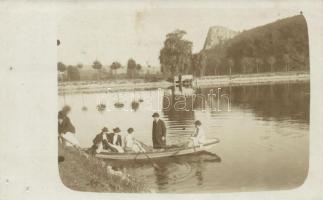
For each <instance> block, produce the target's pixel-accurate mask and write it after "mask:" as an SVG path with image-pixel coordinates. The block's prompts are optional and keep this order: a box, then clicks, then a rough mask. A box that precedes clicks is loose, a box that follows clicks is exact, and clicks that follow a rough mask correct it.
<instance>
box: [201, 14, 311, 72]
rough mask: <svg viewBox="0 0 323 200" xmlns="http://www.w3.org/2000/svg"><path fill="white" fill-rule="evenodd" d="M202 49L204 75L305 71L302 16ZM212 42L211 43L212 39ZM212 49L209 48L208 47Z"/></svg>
mask: <svg viewBox="0 0 323 200" xmlns="http://www.w3.org/2000/svg"><path fill="white" fill-rule="evenodd" d="M208 35H209V34H208ZM211 40H212V39H209V37H207V40H206V42H205V43H206V44H207V45H206V47H205V48H204V49H203V50H202V51H201V53H200V54H203V55H206V58H207V61H206V63H207V64H206V69H205V74H208V75H213V74H217V75H220V74H228V73H229V71H230V70H229V69H230V68H231V72H232V73H236V74H238V73H256V72H259V73H262V72H279V71H299V70H306V71H307V70H309V44H308V32H307V24H306V20H305V18H304V16H303V15H296V16H293V17H288V18H284V19H280V20H277V21H275V22H273V23H269V24H266V25H263V26H259V27H256V28H253V29H250V30H246V31H243V32H241V33H239V34H237V35H236V36H234V37H233V38H231V39H227V40H225V41H224V42H222V43H221V42H220V43H217V44H216V42H214V44H216V45H213V46H212V45H211V42H210V41H211ZM213 41H214V40H213ZM210 46H212V48H210Z"/></svg>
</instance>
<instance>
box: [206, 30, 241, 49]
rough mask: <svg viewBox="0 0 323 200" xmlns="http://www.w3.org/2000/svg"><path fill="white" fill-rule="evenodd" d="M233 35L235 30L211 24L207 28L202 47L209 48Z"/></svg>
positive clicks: (235, 33)
mask: <svg viewBox="0 0 323 200" xmlns="http://www.w3.org/2000/svg"><path fill="white" fill-rule="evenodd" d="M235 35H237V32H235V31H233V30H230V29H228V28H225V27H223V26H212V27H210V28H209V31H208V33H207V36H206V40H205V43H204V48H203V49H204V50H208V49H211V48H213V47H214V46H216V45H219V44H221V43H223V42H224V41H226V40H228V39H231V38H233V37H234V36H235Z"/></svg>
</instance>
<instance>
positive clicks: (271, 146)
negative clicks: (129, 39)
mask: <svg viewBox="0 0 323 200" xmlns="http://www.w3.org/2000/svg"><path fill="white" fill-rule="evenodd" d="M212 89H213V93H212V91H210V90H212ZM196 94H199V95H198V97H196V98H193V97H194V96H193V95H196ZM207 94H214V95H211V97H210V98H209V99H207V98H206V99H202V98H199V97H200V95H204V96H207ZM219 94H220V95H222V96H220V97H221V98H218V96H219ZM309 94H310V88H309V84H308V83H290V84H275V85H273V84H271V85H255V86H235V87H222V88H221V89H220V90H219V89H218V88H217V87H213V88H212V87H211V88H203V89H201V90H193V89H191V88H182V89H181V90H180V89H179V88H176V89H162V90H145V91H135V92H134V91H126V92H125V91H123V92H119V93H116V92H114V93H112V92H109V93H100V94H97V93H96V94H75V95H65V97H63V96H60V97H59V105H60V106H62V105H64V102H65V103H66V104H68V105H70V106H71V107H72V111H71V113H70V118H71V120H72V122H73V124H74V125H75V127H76V130H77V137H78V139H79V140H80V142H81V145H82V146H84V147H88V146H90V145H91V143H92V139H93V138H94V136H95V135H96V134H97V133H99V131H100V129H101V128H102V127H103V126H107V127H108V128H109V129H110V130H111V129H112V128H113V127H116V126H119V127H120V128H121V130H123V131H124V132H125V131H126V129H127V128H129V127H133V128H134V129H135V137H136V138H137V139H139V140H141V141H142V142H144V143H146V144H148V145H152V141H151V129H152V118H151V115H152V113H153V111H152V110H156V109H161V108H163V107H164V108H165V107H170V108H171V109H167V110H163V111H161V112H160V114H161V118H162V119H163V120H165V122H166V125H167V128H168V129H167V143H168V144H177V143H183V142H185V141H187V140H188V137H189V135H190V134H191V133H192V131H193V130H194V126H193V122H194V121H195V120H197V119H199V120H201V121H202V123H203V127H204V129H205V132H206V133H207V137H208V138H214V137H216V138H219V139H220V140H221V142H220V143H219V144H218V145H217V146H216V147H214V148H213V149H211V150H210V151H211V152H212V153H214V154H216V155H217V156H214V155H211V154H210V155H209V154H202V155H197V156H190V157H182V158H176V159H166V160H161V161H156V164H157V165H158V166H159V168H158V169H155V168H154V167H152V165H151V163H150V162H146V163H138V162H135V161H133V162H127V163H115V162H113V163H112V162H110V164H111V165H113V166H115V167H118V168H119V169H121V170H124V171H127V172H128V173H130V174H134V175H136V176H137V177H139V178H140V179H142V180H143V181H144V182H145V183H146V184H147V185H148V186H150V187H151V188H152V189H153V190H155V191H157V192H179V193H181V192H217V191H218V192H225V191H255V190H276V189H289V188H294V187H297V186H300V185H301V184H302V183H303V182H304V180H305V179H306V176H307V170H308V158H309V155H308V154H309V100H310V95H309ZM183 95H184V96H185V97H186V98H185V99H184V98H183ZM166 97H168V98H166ZM227 97H229V98H230V105H229V110H228V104H227V102H228V101H227ZM118 99H119V101H120V102H123V103H124V104H125V107H124V108H122V109H116V108H114V106H113V105H114V103H115V102H117V101H118ZM139 99H143V100H144V101H143V102H142V103H140V105H139V107H138V108H137V110H136V111H131V102H132V101H133V100H139ZM183 99H184V100H183ZM100 102H103V103H105V104H106V105H107V110H105V111H103V112H99V111H98V110H97V109H96V106H97V104H98V103H100ZM176 103H178V104H177V106H179V107H183V106H180V104H182V105H184V104H185V103H186V109H187V110H188V111H183V110H182V111H176V110H174V109H173V108H174V105H175V104H176ZM83 106H86V107H87V109H88V110H87V111H82V107H83Z"/></svg>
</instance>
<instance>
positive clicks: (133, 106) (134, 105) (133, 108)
mask: <svg viewBox="0 0 323 200" xmlns="http://www.w3.org/2000/svg"><path fill="white" fill-rule="evenodd" d="M131 108H132V110H134V111H136V110H138V108H139V102H138V101H132V102H131Z"/></svg>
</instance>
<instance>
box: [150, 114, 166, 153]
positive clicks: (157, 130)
mask: <svg viewBox="0 0 323 200" xmlns="http://www.w3.org/2000/svg"><path fill="white" fill-rule="evenodd" d="M162 137H165V140H162ZM152 139H153V147H154V148H155V149H159V148H165V147H166V126H165V122H164V121H163V120H161V119H159V120H158V121H157V122H156V121H154V122H153V130H152Z"/></svg>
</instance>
